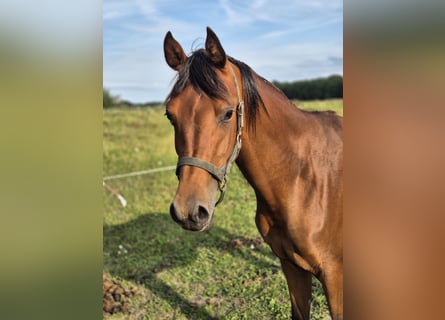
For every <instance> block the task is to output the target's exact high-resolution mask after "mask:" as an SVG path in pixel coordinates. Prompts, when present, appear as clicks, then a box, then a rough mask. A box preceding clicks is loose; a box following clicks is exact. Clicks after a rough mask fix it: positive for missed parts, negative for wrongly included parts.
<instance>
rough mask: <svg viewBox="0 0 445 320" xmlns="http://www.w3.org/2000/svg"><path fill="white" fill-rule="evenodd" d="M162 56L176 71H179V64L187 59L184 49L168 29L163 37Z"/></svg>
mask: <svg viewBox="0 0 445 320" xmlns="http://www.w3.org/2000/svg"><path fill="white" fill-rule="evenodd" d="M164 56H165V61H167V64H168V65H169V66H170V67H171V68H172V69H174V70H176V71H179V69H181V66H182V65H183V64H184V62H185V61H186V60H187V56H186V55H185V53H184V50H183V49H182V47H181V45H180V44H179V42H178V41H176V40H175V38H173V36H172V33H171V32H170V31H169V32H167V34H166V35H165V38H164Z"/></svg>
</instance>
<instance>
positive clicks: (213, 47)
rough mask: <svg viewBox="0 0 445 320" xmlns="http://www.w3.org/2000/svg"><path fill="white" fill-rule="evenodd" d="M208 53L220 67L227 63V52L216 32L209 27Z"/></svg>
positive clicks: (212, 60)
mask: <svg viewBox="0 0 445 320" xmlns="http://www.w3.org/2000/svg"><path fill="white" fill-rule="evenodd" d="M205 52H206V55H207V57H209V59H210V61H211V62H212V63H213V65H215V66H216V67H218V68H221V69H222V68H224V66H225V64H226V60H227V58H226V53H225V52H224V49H223V47H222V45H221V43H220V42H219V40H218V37H217V36H216V34H215V32H213V30H212V29H210V28H209V27H207V38H206V51H205Z"/></svg>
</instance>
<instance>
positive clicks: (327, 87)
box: [273, 75, 343, 100]
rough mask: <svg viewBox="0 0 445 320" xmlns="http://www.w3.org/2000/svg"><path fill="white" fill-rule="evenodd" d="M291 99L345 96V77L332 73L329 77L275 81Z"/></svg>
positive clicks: (320, 98) (321, 98) (319, 98)
mask: <svg viewBox="0 0 445 320" xmlns="http://www.w3.org/2000/svg"><path fill="white" fill-rule="evenodd" d="M273 84H274V85H275V86H276V87H277V88H279V89H280V90H281V91H283V93H284V94H285V95H286V96H287V97H288V98H289V99H298V100H324V99H332V98H343V77H342V76H339V75H332V76H329V77H327V78H317V79H313V80H301V81H294V82H279V81H273Z"/></svg>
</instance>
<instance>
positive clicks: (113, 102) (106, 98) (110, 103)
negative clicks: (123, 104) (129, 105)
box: [103, 88, 120, 109]
mask: <svg viewBox="0 0 445 320" xmlns="http://www.w3.org/2000/svg"><path fill="white" fill-rule="evenodd" d="M119 103H120V99H119V96H115V95H112V94H111V93H110V90H108V89H106V88H103V107H104V109H108V108H112V107H115V106H117V105H119Z"/></svg>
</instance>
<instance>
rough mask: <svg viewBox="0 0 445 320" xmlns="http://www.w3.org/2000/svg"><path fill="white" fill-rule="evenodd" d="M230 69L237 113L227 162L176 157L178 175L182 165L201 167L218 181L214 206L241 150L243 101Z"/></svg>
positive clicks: (222, 192) (236, 81)
mask: <svg viewBox="0 0 445 320" xmlns="http://www.w3.org/2000/svg"><path fill="white" fill-rule="evenodd" d="M229 67H230V71H231V72H232V75H233V80H234V82H235V88H236V93H237V94H238V106H237V108H236V113H237V118H236V122H237V129H236V141H235V146H234V147H233V151H232V154H231V155H230V157H229V159H228V160H227V163H226V165H225V166H224V167H222V168H219V167H217V166H215V165H214V164H211V163H210V162H207V161H204V160H201V159H198V158H194V157H180V158H179V159H178V164H177V165H176V175H177V176H178V177H179V168H180V167H182V166H193V167H198V168H201V169H203V170H205V171H207V172H208V173H210V174H211V175H212V177H213V178H214V179H216V180H217V181H218V189H219V191H220V195H219V198H218V200H217V201H216V203H215V207H216V206H217V205H218V204H219V203H221V201H223V199H224V194H225V192H226V186H227V180H228V176H229V173H230V168H231V167H232V163H233V162H234V161H235V160H236V158H237V157H238V155H239V152H240V150H241V145H242V142H241V133H242V131H243V126H244V123H243V118H244V101H243V100H241V91H240V88H239V85H238V80H237V79H236V75H235V71H233V68H232V66H231V65H230V64H229Z"/></svg>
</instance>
